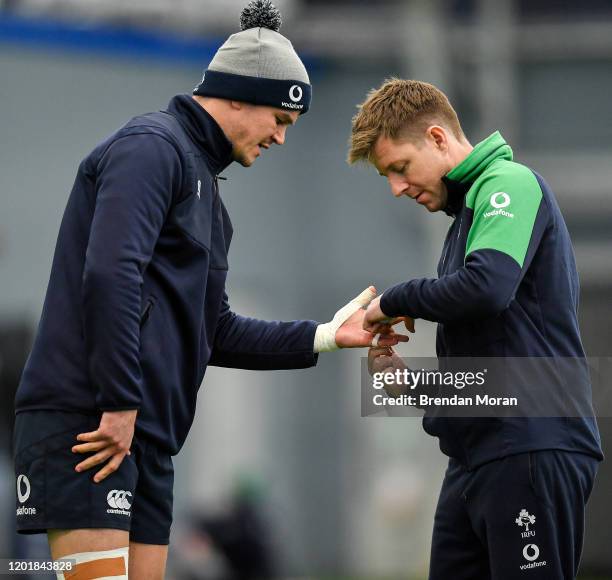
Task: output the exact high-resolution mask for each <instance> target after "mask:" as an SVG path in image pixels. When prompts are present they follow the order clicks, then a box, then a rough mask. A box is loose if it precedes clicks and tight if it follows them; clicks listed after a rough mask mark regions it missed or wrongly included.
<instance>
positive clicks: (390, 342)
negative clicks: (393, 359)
mask: <svg viewBox="0 0 612 580" xmlns="http://www.w3.org/2000/svg"><path fill="white" fill-rule="evenodd" d="M376 336H378V337H379V339H378V342H377V346H395V345H396V344H399V343H400V342H408V341H409V340H410V338H409V337H407V336H406V335H404V334H395V333H393V334H377V335H376ZM372 346H375V345H374V344H372Z"/></svg>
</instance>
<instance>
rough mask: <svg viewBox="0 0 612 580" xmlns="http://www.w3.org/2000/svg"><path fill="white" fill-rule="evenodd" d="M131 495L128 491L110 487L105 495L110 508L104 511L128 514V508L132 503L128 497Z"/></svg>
mask: <svg viewBox="0 0 612 580" xmlns="http://www.w3.org/2000/svg"><path fill="white" fill-rule="evenodd" d="M131 497H132V494H131V492H129V491H125V490H123V489H111V490H110V491H109V492H108V495H107V496H106V501H107V503H108V505H109V506H110V507H111V508H112V509H107V510H106V513H108V514H119V515H125V516H129V515H130V512H129V511H128V510H129V509H130V508H131V507H132V504H131V503H130V501H129V500H128V498H131Z"/></svg>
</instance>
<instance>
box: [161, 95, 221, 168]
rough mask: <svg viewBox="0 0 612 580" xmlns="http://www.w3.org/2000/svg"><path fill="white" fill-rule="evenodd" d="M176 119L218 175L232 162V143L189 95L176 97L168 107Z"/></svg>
mask: <svg viewBox="0 0 612 580" xmlns="http://www.w3.org/2000/svg"><path fill="white" fill-rule="evenodd" d="M168 112H169V113H170V114H171V115H173V116H174V117H176V118H177V119H178V121H179V123H180V124H181V125H182V127H183V129H185V131H187V134H188V135H189V136H190V137H191V139H193V141H194V142H195V143H196V145H197V146H198V147H199V149H200V150H201V151H202V152H203V153H204V154H205V155H206V157H207V158H208V159H209V161H210V165H211V168H212V170H213V171H214V172H215V173H216V174H219V173H221V172H222V171H223V170H224V169H225V168H226V167H227V166H228V165H229V164H230V163H231V162H232V149H233V147H232V143H231V141H230V140H229V139H228V138H227V137H226V136H225V133H224V132H223V130H222V129H221V127H220V126H219V124H218V123H217V122H216V121H215V120H214V119H213V117H212V116H211V115H210V114H209V113H208V112H207V111H206V110H205V109H204V108H203V107H201V106H200V105H199V104H198V103H197V102H196V101H195V100H194V99H193V98H192V97H191V96H190V95H177V96H176V97H173V99H172V100H171V101H170V104H169V105H168Z"/></svg>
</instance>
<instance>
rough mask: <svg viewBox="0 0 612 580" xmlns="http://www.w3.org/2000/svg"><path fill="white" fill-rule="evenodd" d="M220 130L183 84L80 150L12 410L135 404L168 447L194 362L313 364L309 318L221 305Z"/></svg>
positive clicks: (178, 433) (180, 421)
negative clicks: (265, 315) (250, 314)
mask: <svg viewBox="0 0 612 580" xmlns="http://www.w3.org/2000/svg"><path fill="white" fill-rule="evenodd" d="M231 154H232V144H231V143H230V142H229V140H228V139H227V138H226V136H225V134H224V133H223V131H222V130H221V128H220V127H219V125H218V124H217V123H216V122H215V120H214V119H213V118H212V117H211V116H210V115H209V114H208V113H207V112H206V111H205V110H204V109H203V108H202V107H201V106H200V105H199V104H198V103H197V102H195V101H194V100H193V99H192V98H191V97H190V96H187V95H179V96H176V97H174V98H173V99H172V101H171V102H170V105H169V107H168V110H167V111H161V112H157V113H150V114H147V115H143V116H139V117H135V118H133V119H132V120H130V121H129V122H128V123H127V124H126V125H125V126H123V127H122V128H121V129H119V130H118V131H117V132H116V133H114V134H113V135H111V136H110V137H108V138H107V139H106V140H104V141H103V142H102V143H100V144H99V145H98V146H97V147H96V148H95V149H94V150H93V151H92V152H91V153H90V154H89V155H88V156H87V157H86V158H85V159H84V160H83V161H82V162H81V164H80V166H79V169H78V173H77V176H76V181H75V184H74V187H73V189H72V192H71V194H70V197H69V199H68V205H67V207H66V210H65V213H64V217H63V220H62V224H61V228H60V232H59V236H58V240H57V246H56V249H55V255H54V259H53V265H52V270H51V277H50V281H49V286H48V288H47V294H46V298H45V303H44V307H43V312H42V317H41V320H40V324H39V327H38V331H37V334H36V339H35V342H34V346H33V349H32V352H31V354H30V357H29V359H28V362H27V364H26V366H25V369H24V372H23V375H22V379H21V383H20V386H19V389H18V391H17V395H16V401H15V405H16V412H17V413H19V412H20V411H26V410H37V409H55V410H63V411H76V412H84V413H99V412H100V411H112V410H122V409H138V410H139V412H138V417H137V422H136V431H137V433H141V434H144V435H145V436H148V437H150V438H151V439H153V440H154V441H155V442H156V443H157V444H158V445H159V446H160V447H161V448H163V449H165V450H167V451H168V452H169V453H172V454H175V453H177V452H178V450H179V449H180V447H181V445H182V444H183V442H184V441H185V438H186V436H187V433H188V431H189V428H190V426H191V423H192V421H193V417H194V413H195V406H196V396H197V392H198V388H199V386H200V384H201V382H202V379H203V377H204V373H205V371H206V367H207V365H209V364H210V365H218V366H226V367H236V368H245V369H262V370H263V369H266V370H267V369H290V368H305V367H309V366H312V365H315V364H316V361H317V355H316V354H314V353H313V342H314V334H315V330H316V323H315V322H313V321H293V322H266V321H261V320H255V319H251V318H246V317H242V316H239V315H238V314H235V313H234V312H232V310H231V309H230V306H229V303H228V298H227V294H226V292H225V279H226V275H227V270H228V262H227V252H228V249H229V245H230V241H231V237H232V225H231V222H230V219H229V216H228V213H227V211H226V209H225V207H224V205H223V202H222V200H221V197H220V195H219V189H218V183H217V176H218V174H219V173H220V172H221V171H222V170H223V169H225V167H226V166H227V165H228V164H229V163H230V162H231V160H232V157H231Z"/></svg>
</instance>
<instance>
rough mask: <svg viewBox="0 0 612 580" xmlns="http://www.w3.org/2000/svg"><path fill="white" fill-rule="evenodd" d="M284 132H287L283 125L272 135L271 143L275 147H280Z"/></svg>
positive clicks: (283, 139)
mask: <svg viewBox="0 0 612 580" xmlns="http://www.w3.org/2000/svg"><path fill="white" fill-rule="evenodd" d="M285 131H287V127H285V126H284V125H283V126H281V127H279V128H278V129H277V130H276V132H275V133H274V135H272V141H274V143H276V144H277V145H282V144H283V143H284V142H285Z"/></svg>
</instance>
